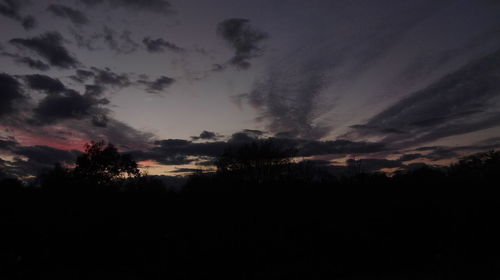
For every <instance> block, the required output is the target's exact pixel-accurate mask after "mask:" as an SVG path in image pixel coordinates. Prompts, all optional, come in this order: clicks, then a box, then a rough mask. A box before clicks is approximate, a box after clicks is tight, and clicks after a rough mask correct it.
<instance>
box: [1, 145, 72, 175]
mask: <svg viewBox="0 0 500 280" xmlns="http://www.w3.org/2000/svg"><path fill="white" fill-rule="evenodd" d="M10 152H11V153H13V154H14V155H15V157H14V159H13V160H12V161H9V162H7V161H4V162H3V164H1V165H3V166H2V167H3V170H4V171H5V172H6V173H7V174H8V175H9V176H14V177H19V178H25V177H27V176H33V175H37V174H39V173H40V172H42V171H44V170H47V169H49V168H52V167H53V166H54V164H56V163H63V164H72V163H73V162H74V161H75V159H76V158H77V156H78V155H79V154H81V153H80V152H79V151H76V150H71V151H67V150H61V149H56V148H52V147H48V146H19V145H17V144H16V145H15V146H12V147H10Z"/></svg>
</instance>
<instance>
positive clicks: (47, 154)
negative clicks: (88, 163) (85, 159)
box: [15, 146, 80, 166]
mask: <svg viewBox="0 0 500 280" xmlns="http://www.w3.org/2000/svg"><path fill="white" fill-rule="evenodd" d="M15 153H16V154H17V155H21V156H25V157H27V158H28V159H29V160H31V161H34V162H38V163H44V164H46V165H49V166H51V165H53V164H54V163H57V162H60V163H62V162H66V163H73V162H74V160H75V159H76V157H77V155H79V154H80V152H78V151H66V150H60V149H56V148H52V147H48V146H28V147H17V148H16V149H15Z"/></svg>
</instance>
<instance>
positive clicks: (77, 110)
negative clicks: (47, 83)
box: [33, 89, 109, 126]
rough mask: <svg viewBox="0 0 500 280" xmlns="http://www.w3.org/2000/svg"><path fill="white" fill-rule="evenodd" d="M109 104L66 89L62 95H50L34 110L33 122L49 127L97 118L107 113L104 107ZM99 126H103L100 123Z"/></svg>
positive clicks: (106, 101)
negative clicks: (60, 123)
mask: <svg viewBox="0 0 500 280" xmlns="http://www.w3.org/2000/svg"><path fill="white" fill-rule="evenodd" d="M107 103H109V101H108V100H107V99H104V98H103V99H98V98H95V97H94V96H91V95H85V94H84V95H81V94H79V93H78V92H76V91H74V90H71V89H66V90H65V91H64V92H62V93H59V94H53V95H48V96H46V97H45V98H44V99H42V100H41V101H40V103H39V104H38V106H37V107H36V108H35V110H34V117H33V122H34V123H35V124H40V125H47V124H53V123H56V122H58V121H62V120H66V119H84V118H95V117H96V116H102V115H103V114H105V113H106V111H105V110H104V109H103V108H102V105H106V104H107ZM94 124H96V123H95V122H94ZM99 126H103V124H102V123H100V125H99Z"/></svg>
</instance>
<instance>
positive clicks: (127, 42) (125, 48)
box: [102, 26, 139, 54]
mask: <svg viewBox="0 0 500 280" xmlns="http://www.w3.org/2000/svg"><path fill="white" fill-rule="evenodd" d="M102 37H103V40H104V42H105V43H106V44H107V45H108V47H109V48H110V49H111V50H113V51H115V52H117V53H123V54H129V53H132V52H135V51H136V50H137V48H138V47H139V44H137V43H136V42H135V41H134V40H133V39H132V37H131V32H130V31H129V30H124V31H122V33H121V34H120V35H117V33H116V31H114V30H113V29H111V28H109V27H108V26H105V27H104V33H103V35H102Z"/></svg>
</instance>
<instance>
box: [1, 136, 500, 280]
mask: <svg viewBox="0 0 500 280" xmlns="http://www.w3.org/2000/svg"><path fill="white" fill-rule="evenodd" d="M293 152H294V151H293V149H288V148H286V147H280V146H276V145H275V144H273V143H266V142H265V141H261V142H256V143H252V144H247V145H244V146H241V147H233V148H229V149H227V150H226V151H225V152H224V154H223V155H221V156H220V157H219V158H218V160H217V162H216V165H217V172H214V173H209V174H203V173H198V174H194V175H192V176H191V177H190V179H189V180H188V182H187V183H186V185H185V186H184V187H183V188H182V189H181V190H180V191H177V192H174V191H169V190H168V188H166V186H163V185H162V183H161V182H160V181H159V180H156V179H154V178H150V177H147V176H142V175H141V174H140V172H138V169H137V165H136V164H135V162H134V161H133V160H132V159H131V158H129V157H127V156H125V155H122V154H119V153H118V152H117V151H116V149H115V148H114V147H113V146H112V145H108V146H106V145H104V144H103V143H92V144H90V145H89V146H88V147H87V150H86V152H85V153H84V154H83V155H81V156H80V157H79V158H78V160H77V162H76V164H75V167H73V168H66V167H63V166H60V165H58V166H56V167H54V169H52V170H51V171H49V172H47V173H45V174H43V175H41V176H39V178H38V179H37V180H36V181H35V183H33V184H31V185H28V186H27V185H24V184H23V183H21V182H20V181H18V180H15V179H4V180H2V182H1V188H0V203H1V204H0V205H1V216H0V219H1V220H0V221H1V224H0V258H1V259H0V264H1V266H0V269H1V272H0V273H1V274H0V279H212V278H215V279H220V278H226V279H471V278H477V279H495V278H498V277H500V271H499V269H500V228H499V226H498V225H499V214H500V197H499V196H498V194H499V193H498V191H497V189H498V182H499V179H500V152H488V153H481V154H477V155H473V156H470V157H466V158H463V159H461V160H460V161H459V162H457V163H456V164H453V165H451V166H449V167H447V168H441V169H437V168H431V167H424V168H421V169H417V170H413V171H408V172H401V173H396V174H395V175H394V176H392V177H388V176H386V175H384V174H381V173H371V174H362V173H357V172H354V173H353V174H352V175H351V176H348V177H346V176H344V177H335V176H333V175H332V174H331V173H329V172H328V171H327V170H326V169H324V168H322V167H321V166H318V165H315V164H312V163H310V162H309V163H308V162H299V163H297V162H294V161H293V160H292V156H293Z"/></svg>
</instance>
